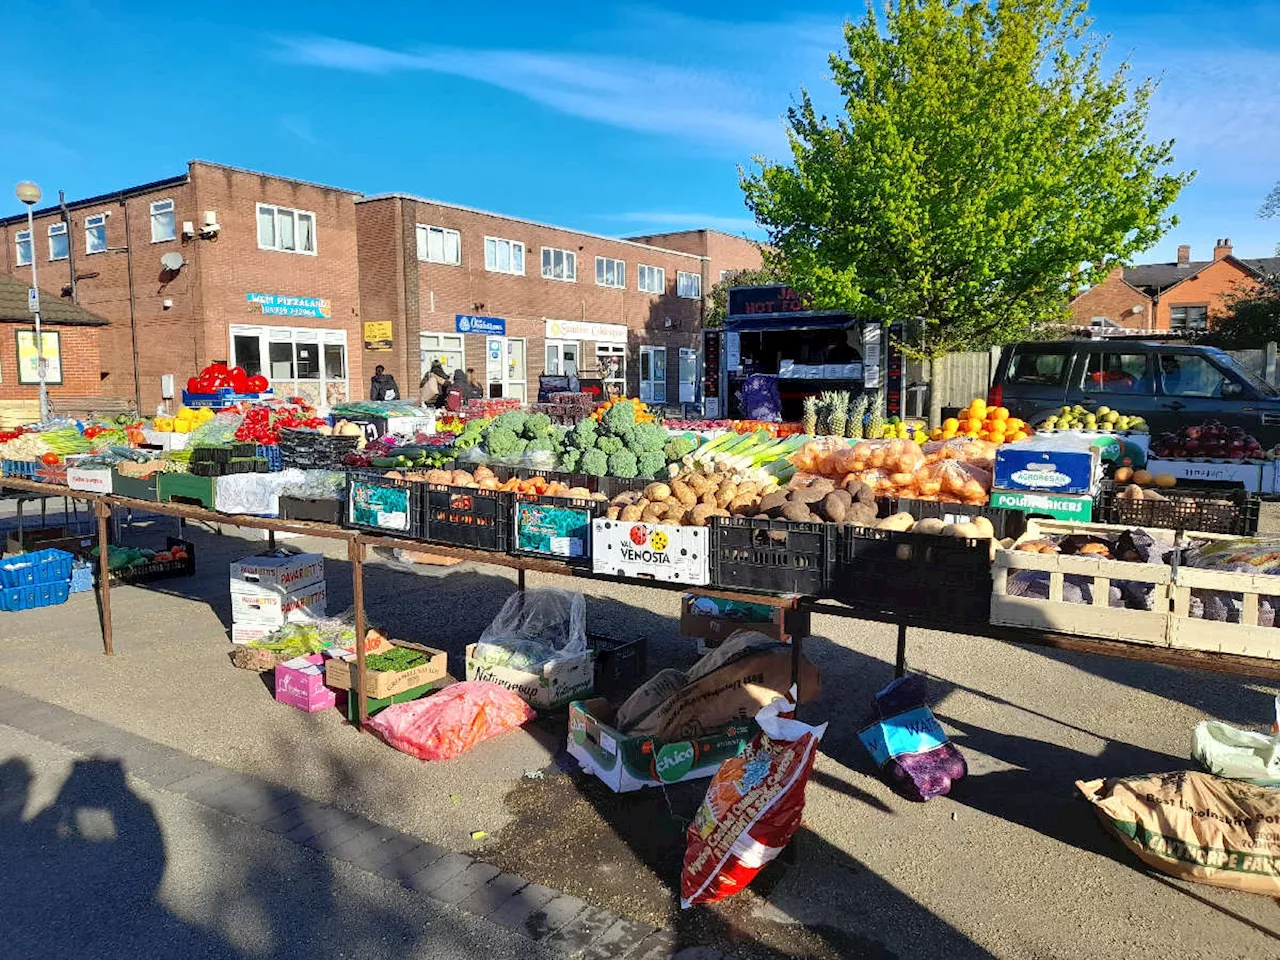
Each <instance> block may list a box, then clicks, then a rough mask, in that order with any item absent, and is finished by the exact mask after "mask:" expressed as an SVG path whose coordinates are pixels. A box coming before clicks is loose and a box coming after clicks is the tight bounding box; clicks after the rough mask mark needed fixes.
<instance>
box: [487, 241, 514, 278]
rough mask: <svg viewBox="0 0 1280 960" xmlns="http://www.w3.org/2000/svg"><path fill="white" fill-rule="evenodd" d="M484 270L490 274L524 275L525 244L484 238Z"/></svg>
mask: <svg viewBox="0 0 1280 960" xmlns="http://www.w3.org/2000/svg"><path fill="white" fill-rule="evenodd" d="M484 268H485V269H486V270H488V271H489V272H490V273H516V274H521V275H523V274H524V244H523V243H521V242H520V241H519V240H503V239H502V238H501V237H485V238H484Z"/></svg>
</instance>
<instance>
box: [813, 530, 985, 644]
mask: <svg viewBox="0 0 1280 960" xmlns="http://www.w3.org/2000/svg"><path fill="white" fill-rule="evenodd" d="M835 540H836V550H835V554H836V559H835V563H834V565H833V567H832V573H831V581H830V584H829V585H828V587H827V593H826V595H827V596H829V597H831V598H832V599H834V600H839V601H840V602H841V603H845V604H848V605H849V606H853V607H862V608H864V609H868V610H878V611H882V612H885V613H902V614H906V615H908V616H916V617H928V618H930V619H935V620H938V621H940V622H942V623H946V622H948V621H955V622H965V623H986V622H987V621H988V620H989V619H990V615H991V541H990V540H985V539H982V540H978V539H973V540H970V539H964V538H960V537H943V536H934V535H932V534H925V533H904V532H901V531H897V530H876V529H872V528H868V527H841V528H840V529H839V530H838V531H837V532H836V537H835Z"/></svg>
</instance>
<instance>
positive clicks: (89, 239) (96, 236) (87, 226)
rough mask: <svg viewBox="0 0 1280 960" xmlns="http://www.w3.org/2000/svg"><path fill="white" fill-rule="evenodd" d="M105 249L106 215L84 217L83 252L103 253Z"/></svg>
mask: <svg viewBox="0 0 1280 960" xmlns="http://www.w3.org/2000/svg"><path fill="white" fill-rule="evenodd" d="M106 249H107V215H106V214H105V213H99V214H97V215H96V216H92V217H85V218H84V252H85V253H103V252H105V251H106Z"/></svg>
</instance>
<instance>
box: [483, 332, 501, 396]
mask: <svg viewBox="0 0 1280 960" xmlns="http://www.w3.org/2000/svg"><path fill="white" fill-rule="evenodd" d="M505 355H506V342H505V338H503V337H487V338H485V344H484V356H485V362H484V370H485V383H487V384H488V386H489V389H488V391H487V392H488V394H489V396H491V397H500V396H502V380H503V376H502V372H503V365H504V362H503V357H504V356H505Z"/></svg>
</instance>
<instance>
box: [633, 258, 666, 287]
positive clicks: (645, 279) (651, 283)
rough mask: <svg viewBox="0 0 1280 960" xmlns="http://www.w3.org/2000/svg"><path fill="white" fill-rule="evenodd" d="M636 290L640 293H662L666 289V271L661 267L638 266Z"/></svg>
mask: <svg viewBox="0 0 1280 960" xmlns="http://www.w3.org/2000/svg"><path fill="white" fill-rule="evenodd" d="M636 289H637V290H639V291H640V292H641V293H663V292H665V291H666V289H667V271H666V270H664V269H662V267H651V266H648V265H647V264H644V263H642V264H640V265H639V267H637V268H636Z"/></svg>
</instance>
